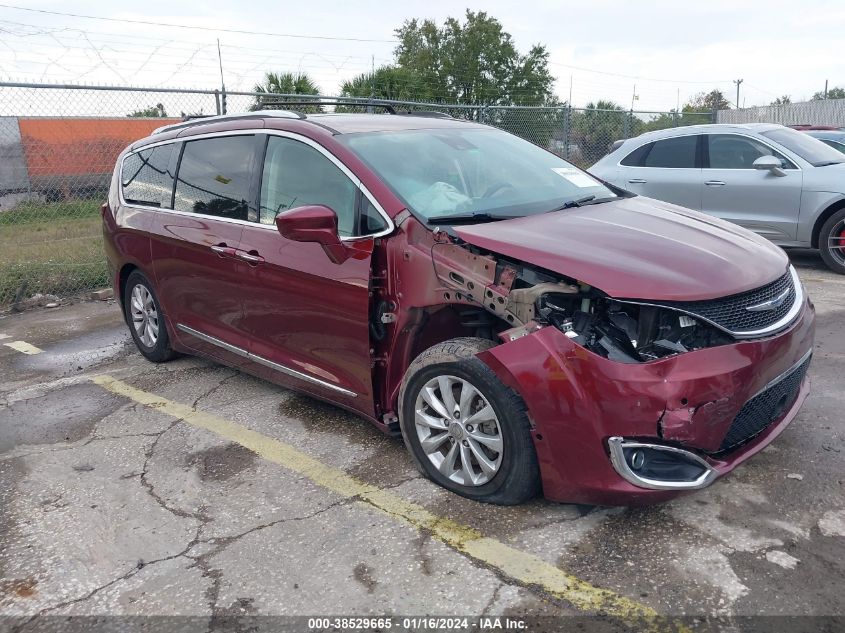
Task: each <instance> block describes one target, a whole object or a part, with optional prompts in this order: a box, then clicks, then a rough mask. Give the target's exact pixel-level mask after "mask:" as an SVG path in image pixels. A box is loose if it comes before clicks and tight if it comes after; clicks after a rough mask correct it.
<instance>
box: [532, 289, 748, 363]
mask: <svg viewBox="0 0 845 633" xmlns="http://www.w3.org/2000/svg"><path fill="white" fill-rule="evenodd" d="M585 308H586V309H585ZM537 313H538V317H539V319H540V320H542V321H545V322H548V323H550V324H552V325H554V326H555V327H557V328H558V329H559V330H561V331H563V333H564V334H565V335H566V336H568V337H569V338H571V339H572V340H573V341H574V342H576V343H578V344H579V345H582V346H584V347H586V348H587V349H589V350H590V351H592V352H595V353H596V354H598V355H600V356H604V357H605V358H609V359H610V360H615V361H619V362H623V363H636V362H647V361H650V360H656V359H658V358H663V357H665V356H671V355H673V354H682V353H684V352H691V351H693V350H697V349H702V348H705V347H715V346H717V345H725V344H727V343H730V342H732V340H733V339H731V337H729V336H728V335H727V334H724V333H722V332H721V331H719V330H717V329H716V328H714V327H713V326H711V325H709V324H707V323H702V322H700V321H698V320H697V319H695V318H693V317H691V316H688V315H686V314H683V313H681V312H678V311H676V310H671V309H669V308H661V307H656V306H642V305H635V304H628V303H621V302H618V301H614V300H612V299H607V298H597V299H586V300H585V299H582V298H578V297H577V296H575V297H573V296H572V295H567V294H564V295H561V294H545V295H542V296H541V297H539V299H538V310H537Z"/></svg>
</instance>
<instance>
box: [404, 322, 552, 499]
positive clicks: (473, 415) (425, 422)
mask: <svg viewBox="0 0 845 633" xmlns="http://www.w3.org/2000/svg"><path fill="white" fill-rule="evenodd" d="M493 345H494V343H492V342H491V341H487V340H484V339H477V338H458V339H452V340H449V341H446V342H444V343H440V344H438V345H435V346H433V347H430V348H429V349H427V350H426V351H425V352H423V353H422V354H420V356H418V357H417V358H416V360H414V362H413V363H411V365H410V366H409V367H408V371H407V372H406V373H405V378H404V380H403V382H402V387H401V389H400V390H399V424H400V428H401V429H402V435H403V437H404V439H405V445H406V446H407V448H408V451H409V452H410V453H411V456H412V457H413V459H414V462H415V463H416V466H417V468H418V469H419V470H420V472H421V473H422V474H423V475H425V476H426V477H428V478H429V479H431V480H432V481H434V482H436V483H438V484H440V485H441V486H443V487H444V488H447V489H448V490H451V491H453V492H456V493H457V494H459V495H462V496H464V497H467V498H469V499H474V500H476V501H483V502H486V503H496V504H501V505H515V504H518V503H522V502H524V501H527V500H528V499H530V498H532V497H534V496H535V495H536V494H537V493H538V492H539V490H540V469H539V465H538V463H537V454H536V451H535V450H534V443H533V440H532V439H531V429H530V423H529V421H528V416H527V414H526V407H525V403H524V402H523V401H522V398H521V397H520V396H519V394H517V393H516V392H515V391H514V390H513V389H510V388H509V387H507V386H506V385H504V384H503V383H502V382H501V381H500V380H499V379H498V377H497V376H496V374H494V373H493V371H492V370H491V369H490V368H489V367H488V366H487V365H485V364H484V363H483V362H482V361H480V360H479V359H478V358H476V354H478V353H479V352H481V351H484V350H486V349H489V348H490V347H493Z"/></svg>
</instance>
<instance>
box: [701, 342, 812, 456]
mask: <svg viewBox="0 0 845 633" xmlns="http://www.w3.org/2000/svg"><path fill="white" fill-rule="evenodd" d="M809 366H810V358H809V357H807V360H805V361H804V362H803V363H801V364H800V365H798V366H796V367H794V368H792V369H791V370H789V372H788V373H787V374H785V375H784V376H782V377H781V378H780V379H779V380H778V382H776V383H774V384H773V385H769V386H768V387H767V388H766V389H765V390H764V391H761V392H760V393H758V394H757V395H756V396H754V397H753V398H751V400H749V401H748V402H746V403H745V404H744V405H743V407H742V409H740V410H739V413H737V414H736V417H735V418H734V421H733V422H732V423H731V428H730V429H728V434H727V435H725V439H724V440H722V445H721V446H720V447H719V451H718V452H717V453H715V455H723V454H725V453H729V452H731V451H733V450H735V449H737V448H739V447H740V446H742V445H743V444H745V443H747V442H749V441H751V440H752V439H754V438H755V437H756V436H757V435H759V434H760V433H762V432H763V431H765V430H766V429H767V428H768V426H769V425H770V424H772V423H773V422H775V421H777V420H779V419H780V418H781V417H782V416H783V414H784V413H786V411H787V410H788V409H789V407H791V406H792V405H793V404H794V403H795V399H796V398H797V397H798V392H799V390H800V389H801V383H802V382H803V380H804V376H805V375H806V374H807V368H808V367H809Z"/></svg>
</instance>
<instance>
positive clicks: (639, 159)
mask: <svg viewBox="0 0 845 633" xmlns="http://www.w3.org/2000/svg"><path fill="white" fill-rule="evenodd" d="M653 146H654V143H646V144H645V145H643V146H642V147H638V148H637V149H635V150H634V151H633V152H631V153H630V154H628V155H627V156H626V157H625V158H623V159H622V161H621V163H622V164H623V165H625V166H627V167H642V166H643V163H644V162H645V157H646V156H648V153H649V152H650V151H651V148H652V147H653Z"/></svg>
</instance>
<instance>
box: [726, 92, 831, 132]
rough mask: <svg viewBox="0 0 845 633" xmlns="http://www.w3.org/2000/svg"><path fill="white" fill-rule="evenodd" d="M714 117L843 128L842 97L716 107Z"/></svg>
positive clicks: (749, 121)
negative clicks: (717, 108) (723, 108)
mask: <svg viewBox="0 0 845 633" xmlns="http://www.w3.org/2000/svg"><path fill="white" fill-rule="evenodd" d="M716 120H717V121H718V122H719V123H780V124H781V125H831V126H834V127H842V128H845V99H819V100H817V101H804V102H802V103H784V104H780V105H768V106H756V107H753V108H739V109H737V110H719V112H718V113H717V115H716Z"/></svg>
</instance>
